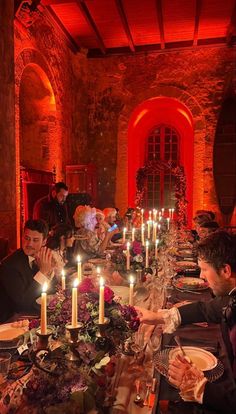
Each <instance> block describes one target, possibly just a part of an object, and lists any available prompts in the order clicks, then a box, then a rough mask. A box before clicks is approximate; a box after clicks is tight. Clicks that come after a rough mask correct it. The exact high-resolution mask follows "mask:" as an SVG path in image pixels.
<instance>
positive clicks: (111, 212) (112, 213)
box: [103, 207, 122, 243]
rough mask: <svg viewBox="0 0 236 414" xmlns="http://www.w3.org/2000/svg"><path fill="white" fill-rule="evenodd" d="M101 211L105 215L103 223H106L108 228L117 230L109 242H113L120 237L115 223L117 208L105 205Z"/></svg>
mask: <svg viewBox="0 0 236 414" xmlns="http://www.w3.org/2000/svg"><path fill="white" fill-rule="evenodd" d="M103 213H104V215H105V223H107V225H108V226H109V227H108V228H110V230H111V229H114V230H117V231H116V232H115V234H114V233H113V235H112V237H111V242H113V243H115V242H116V241H117V240H119V239H121V238H122V234H121V232H120V228H119V226H118V223H117V209H116V208H113V207H107V208H104V210H103ZM110 230H109V231H110Z"/></svg>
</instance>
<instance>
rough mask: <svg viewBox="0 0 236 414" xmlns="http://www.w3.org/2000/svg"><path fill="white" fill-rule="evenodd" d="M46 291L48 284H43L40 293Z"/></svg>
mask: <svg viewBox="0 0 236 414" xmlns="http://www.w3.org/2000/svg"><path fill="white" fill-rule="evenodd" d="M47 289H48V284H47V283H44V284H43V288H42V292H43V293H45V292H47Z"/></svg>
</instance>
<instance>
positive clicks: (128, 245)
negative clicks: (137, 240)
mask: <svg viewBox="0 0 236 414" xmlns="http://www.w3.org/2000/svg"><path fill="white" fill-rule="evenodd" d="M129 248H130V242H127V250H129Z"/></svg>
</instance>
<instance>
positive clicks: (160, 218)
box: [158, 211, 161, 220]
mask: <svg viewBox="0 0 236 414" xmlns="http://www.w3.org/2000/svg"><path fill="white" fill-rule="evenodd" d="M158 215H159V220H161V211H159V213H158Z"/></svg>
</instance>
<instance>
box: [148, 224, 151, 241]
mask: <svg viewBox="0 0 236 414" xmlns="http://www.w3.org/2000/svg"><path fill="white" fill-rule="evenodd" d="M147 226H148V234H147V237H148V239H150V235H151V220H148V221H147Z"/></svg>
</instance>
